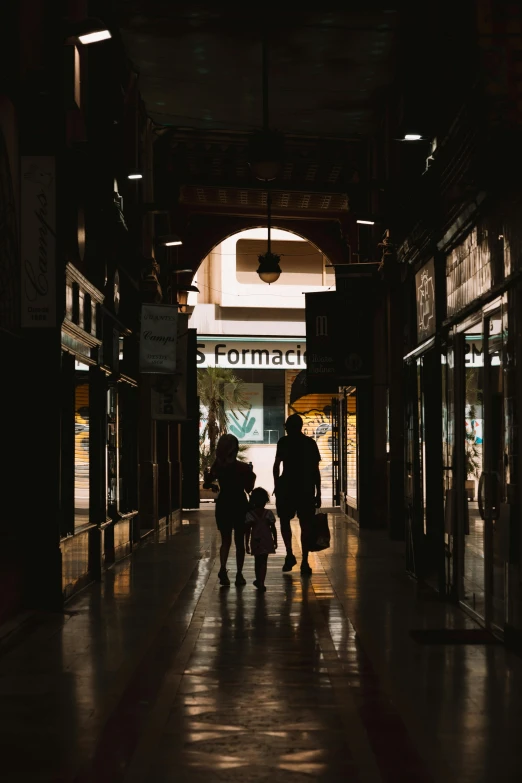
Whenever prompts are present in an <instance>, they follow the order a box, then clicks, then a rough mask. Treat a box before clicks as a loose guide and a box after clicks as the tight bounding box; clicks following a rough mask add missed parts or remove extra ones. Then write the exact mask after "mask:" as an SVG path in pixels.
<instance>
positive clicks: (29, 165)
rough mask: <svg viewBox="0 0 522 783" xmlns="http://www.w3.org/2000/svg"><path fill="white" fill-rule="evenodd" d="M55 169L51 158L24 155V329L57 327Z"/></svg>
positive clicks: (22, 200) (22, 210) (53, 160)
mask: <svg viewBox="0 0 522 783" xmlns="http://www.w3.org/2000/svg"><path fill="white" fill-rule="evenodd" d="M55 170H56V165H55V159H54V158H53V157H51V156H49V155H23V156H22V161H21V174H22V178H21V256H22V264H21V266H22V301H21V324H22V327H30V328H40V329H41V328H45V327H52V326H56V171H55Z"/></svg>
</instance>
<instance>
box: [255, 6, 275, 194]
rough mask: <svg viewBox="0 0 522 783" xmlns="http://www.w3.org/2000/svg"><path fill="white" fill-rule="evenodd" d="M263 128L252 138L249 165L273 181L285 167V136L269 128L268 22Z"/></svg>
mask: <svg viewBox="0 0 522 783" xmlns="http://www.w3.org/2000/svg"><path fill="white" fill-rule="evenodd" d="M262 73H263V130H262V131H260V132H258V133H254V134H253V135H252V136H251V138H250V150H249V166H250V169H251V171H252V174H253V175H254V177H255V178H256V179H259V180H261V181H262V182H272V180H274V179H276V177H277V176H278V175H279V174H280V172H281V169H282V168H283V158H284V136H283V135H282V134H281V133H277V132H276V131H271V130H270V128H269V114H268V108H269V107H268V22H267V21H266V20H265V22H264V23H263V39H262Z"/></svg>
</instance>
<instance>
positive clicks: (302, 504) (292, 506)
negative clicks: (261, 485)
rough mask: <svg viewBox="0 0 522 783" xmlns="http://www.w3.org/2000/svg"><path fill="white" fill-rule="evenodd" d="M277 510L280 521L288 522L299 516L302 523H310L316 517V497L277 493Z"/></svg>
mask: <svg viewBox="0 0 522 783" xmlns="http://www.w3.org/2000/svg"><path fill="white" fill-rule="evenodd" d="M276 509H277V516H278V517H279V519H284V520H287V519H293V518H294V517H295V516H297V517H298V519H299V521H300V522H309V521H310V519H311V518H313V517H314V516H315V495H309V494H307V495H305V496H303V495H298V494H297V493H296V494H293V493H286V492H284V493H277V494H276Z"/></svg>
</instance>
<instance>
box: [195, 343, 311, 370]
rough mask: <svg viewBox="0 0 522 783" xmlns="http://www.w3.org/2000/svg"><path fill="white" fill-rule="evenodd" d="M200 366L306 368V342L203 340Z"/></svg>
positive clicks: (199, 345) (199, 347) (274, 368)
mask: <svg viewBox="0 0 522 783" xmlns="http://www.w3.org/2000/svg"><path fill="white" fill-rule="evenodd" d="M197 351H198V354H197V363H198V367H201V368H203V367H238V368H240V369H243V368H246V367H248V368H254V367H259V368H264V369H272V370H281V369H286V370H288V369H294V370H295V369H304V368H305V367H306V345H305V343H304V342H299V343H297V342H296V343H278V342H273V343H270V342H267V343H257V342H256V343H254V342H248V341H245V342H230V343H227V342H225V341H223V342H216V343H214V342H212V343H211V342H200V343H198V348H197Z"/></svg>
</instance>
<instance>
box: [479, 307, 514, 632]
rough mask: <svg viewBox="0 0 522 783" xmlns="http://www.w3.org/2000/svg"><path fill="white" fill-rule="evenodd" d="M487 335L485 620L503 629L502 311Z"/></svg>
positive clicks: (488, 323)
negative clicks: (500, 523)
mask: <svg viewBox="0 0 522 783" xmlns="http://www.w3.org/2000/svg"><path fill="white" fill-rule="evenodd" d="M506 316H507V314H506ZM484 334H485V336H486V340H485V346H484V364H485V367H484V460H483V473H482V476H481V479H480V484H479V496H478V502H479V511H480V515H481V517H482V520H483V524H484V571H485V590H486V615H485V619H486V622H487V624H488V625H493V626H495V627H497V628H499V629H503V627H504V622H505V608H506V564H505V561H504V556H503V547H502V541H501V531H500V525H499V520H500V510H501V504H502V503H503V502H504V501H505V500H506V480H505V465H504V444H505V432H504V421H505V417H504V377H503V364H504V361H503V356H504V343H505V340H506V339H507V317H505V316H504V314H503V309H502V308H501V307H499V308H497V309H495V310H493V311H491V312H490V313H488V314H487V315H485V317H484Z"/></svg>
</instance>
